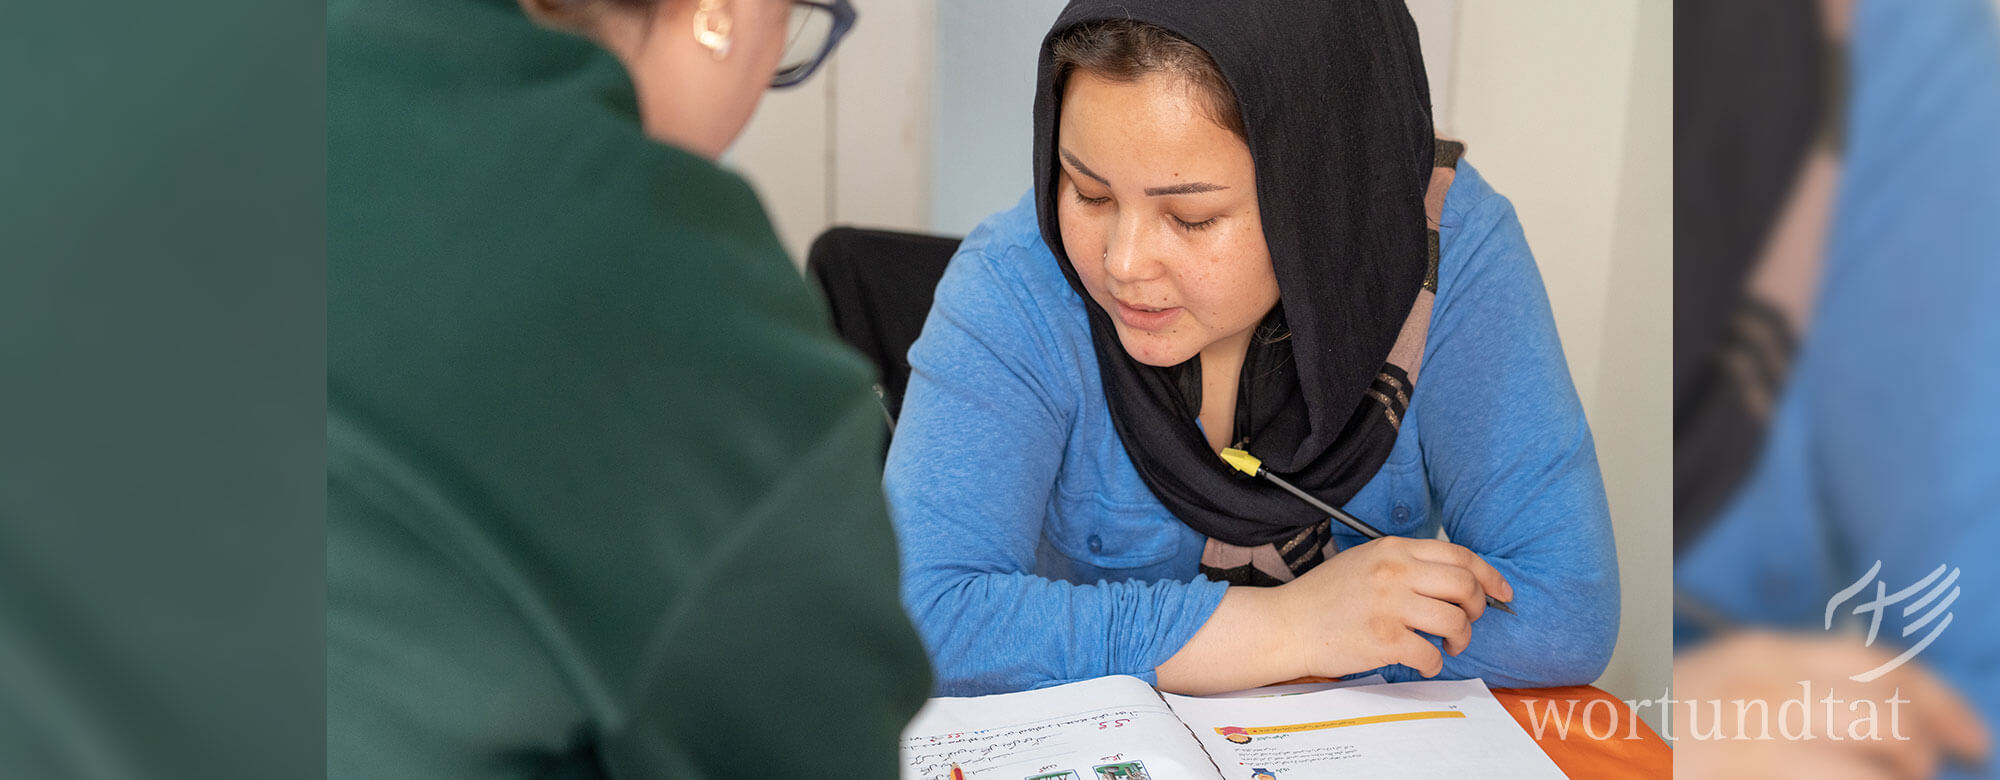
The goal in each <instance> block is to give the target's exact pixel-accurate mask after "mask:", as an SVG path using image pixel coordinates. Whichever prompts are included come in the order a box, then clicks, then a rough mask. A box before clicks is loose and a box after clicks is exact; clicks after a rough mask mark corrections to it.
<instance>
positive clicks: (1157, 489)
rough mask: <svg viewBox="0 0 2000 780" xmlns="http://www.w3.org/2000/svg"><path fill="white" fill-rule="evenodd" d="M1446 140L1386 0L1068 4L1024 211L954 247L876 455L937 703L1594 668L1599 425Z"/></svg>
mask: <svg viewBox="0 0 2000 780" xmlns="http://www.w3.org/2000/svg"><path fill="white" fill-rule="evenodd" d="M1434 132H1435V131H1434V129H1433V127H1432V121H1431V109H1430V95H1429V88H1428V84H1427V83H1426V81H1425V74H1424V66H1423V62H1422V57H1421V51H1420V48H1419V45H1418V41H1417V30H1416V26H1415V24H1414V22H1413V21H1412V20H1411V18H1410V16H1409V13H1408V11H1407V9H1406V8H1405V7H1404V5H1403V3H1402V2H1401V1H1400V0H1357V1H1355V2H1340V3H1327V2H1320V0H1289V1H1284V2H1278V1H1271V2H1257V3H1224V2H1214V1H1213V0H1207V1H1203V0H1076V2H1072V3H1070V4H1069V6H1068V7H1067V8H1066V9H1065V10H1064V11H1063V12H1062V14H1061V15H1060V16H1059V18H1058V19H1057V20H1056V22H1055V23H1054V25H1053V26H1052V27H1051V29H1050V31H1049V33H1048V35H1047V37H1046V38H1045V40H1044V44H1043V47H1042V51H1041V55H1040V70H1039V80H1038V86H1037V95H1036V100H1035V114H1034V137H1035V140H1034V143H1035V153H1034V162H1035V170H1034V181H1035V187H1034V190H1033V191H1032V192H1031V193H1029V194H1028V195H1027V196H1026V197H1024V198H1022V199H1021V201H1020V202H1019V204H1018V205H1017V206H1015V207H1014V208H1012V209H1010V210H1008V211H1005V212H1002V213H1000V214H996V215H994V216H992V217H990V218H988V219H987V220H986V221H985V222H984V223H983V224H981V225H980V226H979V227H978V228H977V229H976V230H974V231H973V233H972V234H971V235H970V236H969V237H967V238H966V240H965V243H964V245H963V246H962V247H961V248H960V250H959V252H958V254H957V256H956V257H954V258H953V260H952V262H951V264H950V267H949V269H948V270H947V271H946V273H945V276H944V279H943V281H942V283H941V284H940V286H939V288H938V290H937V296H936V301H935V304H934V306H933V308H932V310H931V313H930V318H929V320H928V322H927V323H926V325H925V327H924V331H923V335H922V336H921V337H920V338H919V339H918V340H917V342H916V344H915V345H914V346H913V347H912V348H911V350H910V365H911V368H912V374H911V378H910V384H909V390H908V394H907V396H906V397H905V401H904V406H903V411H902V416H901V419H900V420H899V421H898V427H897V432H896V436H895V437H894V441H893V443H892V445H891V449H890V454H889V462H888V470H887V474H886V485H887V489H888V492H889V497H890V505H891V509H892V513H893V514H894V516H895V519H896V523H897V531H898V537H899V539H900V540H901V543H902V545H903V546H902V549H903V554H904V565H905V575H904V598H905V600H906V604H907V605H908V608H909V610H910V612H911V614H912V616H913V617H914V618H915V619H916V621H917V622H918V625H919V630H920V631H921V633H922V634H923V636H924V638H925V640H926V643H927V648H928V649H929V651H930V653H931V657H932V659H933V661H934V662H935V664H936V665H937V668H938V690H939V692H940V693H943V694H947V695H967V694H984V693H994V692H1001V691H1011V690H1020V689H1025V688H1033V687H1039V686H1046V685H1051V684H1056V683H1061V682H1066V681H1071V680H1078V679H1084V678H1090V677H1097V676H1101V675H1107V674H1126V675H1134V676H1137V677H1140V678H1142V679H1145V680H1147V681H1149V682H1154V683H1156V684H1157V685H1158V686H1159V687H1160V688H1162V689H1166V690H1172V691H1180V692H1196V693H1199V692H1212V691H1220V690H1229V689H1237V688H1245V687H1251V686H1256V685H1262V684H1267V683H1274V682H1280V681H1284V680H1288V679H1294V678H1298V677H1302V676H1323V677H1334V676H1341V675H1347V674H1354V673H1362V672H1368V671H1371V670H1378V669H1379V670H1381V671H1382V672H1383V673H1384V674H1385V676H1387V677H1388V678H1390V679H1392V680H1407V679H1412V678H1415V677H1418V676H1420V675H1421V676H1425V677H1429V676H1439V675H1442V676H1445V677H1449V678H1465V677H1483V678H1485V679H1486V681H1487V682H1489V683H1492V684H1494V685H1514V686H1548V685H1566V684H1582V683H1589V682H1591V681H1592V680H1594V679H1596V678H1597V676H1598V675H1599V673H1600V672H1601V671H1602V670H1603V668H1604V665H1605V663H1606V661H1607V660H1608V658H1609V656H1610V654H1611V647H1612V644H1613V640H1614V639H1615V637H1616V635H1617V631H1618V618H1619V616H1618V603H1619V601H1618V571H1617V563H1616V555H1615V552H1614V549H1613V544H1612V536H1611V525H1610V517H1609V510H1608V507H1607V505H1606V501H1605V496H1604V485H1603V481H1602V478H1601V476H1600V474H1599V471H1598V464H1597V457H1596V451H1595V448H1594V444H1593V441H1592V438H1591V433H1590V429H1589V426H1588V425H1587V424H1586V422H1585V420H1584V416H1583V409H1582V407H1581V404H1580V403H1579V402H1578V399H1577V395H1576V391H1575V388H1574V385H1573V384H1572V382H1571V379H1570V374H1569V369H1568V366H1567V365H1566V364H1565V363H1564V360H1563V354H1562V349H1561V345H1560V344H1559V343H1558V340H1557V336H1556V330H1555V322H1554V318H1553V316H1552V314H1551V312H1550V307H1549V302H1548V297H1547V295H1546V293H1545V292H1544V290H1543V287H1542V280H1541V276H1540V273H1539V271H1538V270H1537V269H1536V265H1535V261H1534V257H1533V255H1532V253H1531V252H1530V250H1529V247H1528V245H1527V242H1526V239H1525V238H1524V236H1523V234H1522V230H1521V225H1520V222H1519V221H1518V219H1517V218H1516V216H1515V213H1514V210H1513V207H1512V205H1511V204H1510V203H1509V202H1508V201H1507V199H1506V198H1505V197H1503V196H1501V195H1500V194H1499V193H1497V192H1495V191H1494V189H1493V187H1492V186H1491V185H1489V184H1488V183H1487V182H1486V181H1485V180H1484V179H1483V178H1481V176H1480V175H1479V172H1478V171H1477V170H1476V169H1474V167H1473V166H1471V165H1470V164H1468V163H1466V162H1464V161H1462V160H1461V159H1460V153H1461V152H1462V151H1463V146H1462V145H1460V144H1458V143H1455V142H1451V141H1447V140H1443V139H1438V138H1436V137H1435V134H1434ZM1229 448H1234V449H1240V450H1247V451H1248V452H1249V453H1250V455H1252V456H1255V457H1257V458H1259V459H1261V460H1262V462H1263V463H1264V464H1265V467H1266V468H1267V469H1268V471H1269V472H1271V473H1275V474H1278V475H1281V476H1283V477H1284V478H1285V479H1287V480H1289V481H1291V482H1293V483H1295V484H1297V485H1298V486H1299V487H1300V488H1301V489H1303V490H1305V491H1307V492H1309V493H1310V494H1312V495H1314V496H1315V497H1317V498H1318V499H1319V500H1321V501H1324V502H1326V503H1328V504H1330V505H1334V506H1341V505H1344V506H1345V507H1346V509H1347V511H1350V512H1352V513H1353V514H1354V515H1357V516H1359V517H1360V518H1361V519H1362V520H1364V521H1367V522H1369V523H1373V524H1375V525H1376V526H1377V527H1378V528H1380V529H1381V530H1383V531H1384V532H1386V533H1387V534H1388V535H1387V536H1386V537H1384V538H1381V539H1376V540H1373V541H1370V540H1369V539H1368V538H1366V537H1363V536H1361V535H1360V534H1358V533H1355V532H1353V531H1350V530H1349V529H1348V528H1346V527H1344V526H1342V525H1338V524H1333V523H1331V522H1330V518H1329V517H1328V514H1327V513H1325V512H1321V511H1319V510H1316V509H1314V508H1313V507H1312V506H1310V505H1308V504H1307V503H1305V502H1303V501H1301V500H1299V499H1298V498H1297V497H1295V496H1293V495H1290V494H1288V493H1286V492H1284V491H1283V490H1281V489H1279V488H1277V487H1276V486H1275V485H1273V484H1270V483H1268V482H1264V481H1261V480H1254V479H1251V478H1250V477H1248V476H1245V475H1243V474H1239V473H1237V472H1236V471H1235V470H1233V469H1232V468H1230V466H1229V465H1227V464H1226V463H1225V462H1224V461H1223V459H1222V458H1221V457H1220V456H1219V453H1220V452H1221V451H1223V450H1224V449H1229ZM1440 529H1442V530H1443V531H1444V532H1445V533H1446V534H1448V536H1449V539H1450V540H1449V541H1445V540H1441V539H1439V538H1437V537H1438V532H1439V530H1440ZM1488 595H1491V596H1493V597H1495V598H1498V599H1500V600H1503V601H1512V602H1513V605H1514V607H1515V609H1516V610H1517V612H1518V614H1505V613H1503V612H1501V611H1499V610H1488V609H1486V608H1485V598H1486V597H1487V596H1488Z"/></svg>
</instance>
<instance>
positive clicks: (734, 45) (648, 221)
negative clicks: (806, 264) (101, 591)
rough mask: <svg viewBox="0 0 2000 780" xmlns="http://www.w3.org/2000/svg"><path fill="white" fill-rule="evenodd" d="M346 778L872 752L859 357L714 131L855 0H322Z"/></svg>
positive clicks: (887, 642) (334, 715)
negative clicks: (721, 159) (840, 337)
mask: <svg viewBox="0 0 2000 780" xmlns="http://www.w3.org/2000/svg"><path fill="white" fill-rule="evenodd" d="M327 11H328V37H327V44H328V58H327V62H328V78H327V82H328V106H327V107H328V180H329V183H328V189H329V192H328V196H329V221H330V233H329V235H328V241H327V246H328V252H329V259H330V261H329V264H328V269H329V270H328V280H327V281H328V285H327V287H328V298H327V305H328V312H327V318H328V328H329V337H328V356H327V398H328V410H327V445H326V446H327V451H326V454H327V499H328V517H327V622H326V631H327V639H326V651H327V659H326V674H327V696H328V704H327V773H328V775H329V776H330V777H366V778H394V777H454V778H459V777H600V776H604V777H680V778H688V777H711V776H718V775H726V774H730V773H732V772H735V771H742V770H744V769H745V768H749V767H755V771H759V772H763V773H767V774H773V775H776V776H783V777H849V776H852V777H888V776H893V774H894V772H895V766H894V762H895V760H896V747H897V737H898V734H899V731H900V730H901V728H902V726H903V724H904V723H905V721H907V719H908V718H909V717H910V716H911V715H912V714H914V713H915V711H916V709H917V708H918V707H919V706H920V705H921V704H922V703H923V698H924V695H925V693H926V691H928V690H929V689H930V685H931V682H930V674H929V670H928V668H927V666H926V665H925V660H924V655H923V649H922V647H921V645H920V644H919V643H918V641H917V637H916V635H915V633H914V632H913V631H912V629H911V628H910V626H909V623H908V620H907V618H906V617H905V616H904V614H903V612H902V611H901V608H900V607H899V606H898V604H897V599H896V585H897V571H896V552H895V547H894V545H895V541H894V537H893V536H892V532H891V530H890V526H889V522H888V517H887V513H886V510H885V508H884V506H883V500H882V496H881V492H880V471H879V469H880V463H881V457H880V454H881V451H882V444H883V440H882V437H883V429H882V423H881V412H880V410H879V408H878V407H877V406H876V402H875V400H874V397H873V395H872V394H871V392H870V390H869V383H870V380H871V379H872V371H871V370H870V369H869V368H868V367H867V365H866V364H865V363H864V362H863V360H862V359H861V358H860V357H859V356H857V355H855V354H853V353H851V352H850V351H849V350H847V349H846V348H844V347H843V346H841V345H840V344H839V342H838V341H837V340H836V339H835V338H834V337H833V336H832V335H831V333H830V330H829V329H828V327H827V325H826V317H825V313H824V311H823V309H822V307H821V304H819V303H818V301H817V299H816V298H815V297H814V296H813V295H812V294H811V293H810V291H809V290H808V288H807V287H806V283H805V281H804V280H803V279H802V278H801V277H800V275H799V274H798V273H797V271H796V270H795V269H794V267H793V265H792V264H791V262H790V261H789V260H788V258H787V257H786V255H785V253H784V251H783V249H782V248H781V247H780V245H779V243H778V240H777V238H776V236H775V235H774V234H773V231H772V228H771V225H770V223H769V220H768V219H767V217H766V215H765V213H764V211H763V209H762V208H761V206H760V205H759V203H758V200H757V197H756V195H755V194H754V193H753V192H752V191H751V189H750V187H749V186H748V184H746V183H745V182H744V181H743V180H742V179H740V178H738V177H737V176H735V175H734V174H731V173H729V172H727V171H725V170H723V169H721V168H719V167H717V166H716V164H715V162H714V161H715V159H716V158H717V157H718V156H719V155H720V154H721V153H722V152H723V151H724V150H725V149H726V148H727V147H728V146H729V144H730V143H731V142H732V141H733V140H734V138H735V137H736V136H737V134H738V133H740V132H741V131H742V129H743V126H744V124H745V123H746V122H747V121H748V120H749V117H750V115H751V113H752V111H753V110H754V109H755V107H756V104H757V101H758V99H759V97H760V96H761V95H762V93H763V92H764V90H765V89H766V88H767V87H769V86H773V85H776V86H784V85H789V84H793V83H797V82H798V81H800V80H803V79H804V78H805V77H806V76H807V75H809V74H810V73H811V72H812V71H813V69H814V68H815V67H817V65H818V64H819V63H820V62H821V61H822V60H824V58H825V56H826V54H827V53H828V52H829V51H830V50H831V49H832V48H833V46H834V44H835V42H837V40H838V39H839V37H840V35H841V33H843V32H844V31H845V29H846V28H847V26H848V25H849V24H850V23H851V22H852V19H853V13H852V11H851V10H849V9H848V7H847V4H846V3H845V2H844V0H842V1H839V2H828V3H793V2H785V1H784V0H657V1H656V2H647V1H645V0H520V1H519V2H517V0H329V2H328V6H327Z"/></svg>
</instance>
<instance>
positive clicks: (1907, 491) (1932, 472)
mask: <svg viewBox="0 0 2000 780" xmlns="http://www.w3.org/2000/svg"><path fill="white" fill-rule="evenodd" d="M1994 16H1995V14H1994V10H1993V7H1992V5H1991V4H1990V3H1989V2H1987V1H1986V0H1936V1H1935V2H1927V3H1903V2H1875V1H1874V0H1870V1H1869V2H1863V3H1861V4H1860V5H1859V6H1858V7H1857V10H1856V16H1855V19H1854V24H1853V31H1854V33H1853V38H1852V40H1851V42H1850V44H1849V45H1850V52H1851V54H1850V59H1849V62H1850V68H1851V74H1850V80H1851V83H1852V84H1853V92H1852V94H1851V95H1850V97H1849V101H1848V111H1847V126H1848V128H1849V130H1848V133H1847V138H1848V141H1847V146H1846V149H1845V155H1844V158H1843V161H1842V170H1841V182H1840V185H1839V187H1840V191H1839V195H1838V198H1837V200H1836V205H1835V210H1834V218H1833V225H1832V228H1831V234H1830V235H1829V237H1828V241H1827V258H1826V264H1825V270H1824V272H1823V273H1822V277H1821V282H1820V288H1819V293H1818V295H1817V296H1816V299H1815V309H1814V312H1813V317H1812V320H1811V322H1810V323H1809V325H1808V326H1807V330H1806V336H1805V339H1804V341H1803V344H1802V347H1801V349H1800V351H1799V354H1798V356H1797V358H1796V361H1795V362H1794V368H1793V371H1792V375H1791V377H1790V379H1789V381H1788V383H1787V386H1786V390H1785V393H1784V395H1783V396H1782V397H1781V399H1780V400H1779V403H1778V406H1777V411H1776V414H1775V416H1774V418H1773V420H1772V423H1771V428H1770V430H1769V434H1768V436H1767V439H1766V441H1765V443H1764V451H1763V453H1762V454H1761V455H1760V458H1759V461H1758V465H1757V467H1756V468H1755V470H1754V471H1753V472H1752V474H1751V476H1750V478H1749V479H1748V480H1747V481H1746V482H1745V484H1744V487H1743V489H1742V490H1741V491H1740V492H1739V493H1738V495H1737V497H1736V498H1735V499H1734V500H1733V501H1732V502H1731V504H1730V505H1729V506H1727V507H1726V508H1725V509H1724V511H1723V512H1722V514H1721V515H1720V516H1718V517H1717V518H1716V520H1715V522H1714V524H1713V525H1712V526H1711V527H1710V528H1709V529H1708V530H1707V531H1706V532H1705V533H1704V535H1703V536H1702V537H1701V538H1700V539H1698V540H1697V541H1696V542H1695V543H1694V544H1692V545H1691V546H1690V547H1689V548H1688V549H1686V550H1684V551H1682V554H1681V555H1680V556H1678V557H1677V558H1676V560H1675V566H1674V582H1675V587H1676V588H1677V589H1678V590H1679V591H1681V592H1682V593H1683V594H1684V596H1685V597H1687V598H1688V599H1689V600H1691V601H1692V602H1693V603H1698V604H1701V605H1702V606H1704V607H1705V608H1706V610H1705V611H1710V612H1713V613H1717V614H1720V615H1721V616H1723V617H1725V618H1727V619H1728V620H1729V621H1731V622H1734V623H1738V624H1747V625H1758V626H1767V627H1778V628H1789V629H1800V630H1805V631H1811V632H1819V631H1823V630H1824V627H1825V620H1826V608H1827V605H1828V602H1829V601H1833V600H1835V599H1834V597H1835V595H1836V594H1837V593H1838V592H1839V591H1840V590H1841V589H1843V588H1845V587H1847V586H1849V585H1851V584H1853V583H1855V582H1857V581H1861V580H1862V579H1863V577H1864V575H1866V574H1867V573H1868V570H1869V569H1870V568H1871V567H1873V566H1874V565H1875V564H1876V563H1877V562H1880V564H1881V569H1880V570H1879V571H1878V572H1877V574H1876V576H1875V577H1874V582H1880V583H1885V584H1886V585H1887V589H1888V591H1889V592H1890V593H1894V592H1896V591H1898V590H1901V589H1903V588H1905V587H1908V586H1912V585H1915V584H1917V583H1918V582H1920V581H1921V580H1922V579H1923V578H1924V576H1925V575H1927V574H1929V573H1930V572H1931V571H1933V570H1935V569H1936V568H1937V567H1938V566H1940V565H1943V566H1946V567H1949V568H1950V569H1956V570H1958V571H1959V572H1960V578H1959V579H1958V581H1957V582H1956V586H1957V587H1958V588H1960V589H1961V595H1960V597H1959V599H1958V600H1957V601H1956V602H1955V603H1954V604H1952V605H1951V606H1949V607H1947V612H1948V614H1949V615H1950V619H1951V620H1952V623H1951V625H1949V626H1948V627H1946V628H1945V630H1943V631H1942V632H1940V633H1938V634H1937V637H1936V639H1935V640H1934V641H1932V643H1931V644H1929V645H1928V646H1925V647H1924V648H1923V650H1922V651H1921V652H1920V653H1919V654H1918V655H1917V656H1916V657H1915V658H1914V660H1913V662H1914V663H1918V664H1922V665H1924V666H1925V667H1927V668H1928V669H1930V670H1931V671H1933V672H1935V673H1936V674H1938V675H1939V676H1940V677H1942V678H1944V679H1945V680H1946V681H1947V682H1948V683H1950V684H1951V685H1952V686H1953V687H1955V688H1956V689H1957V690H1958V691H1959V692H1960V693H1961V694H1963V695H1964V696H1965V698H1966V699H1967V700H1969V701H1971V702H1973V704H1974V705H1975V706H1977V707H1978V708H1979V709H1980V710H1981V712H1982V713H1983V715H1984V717H1985V719H1986V722H1987V724H1988V725H1989V726H2000V608H1996V605H2000V564H1996V563H1995V562H1994V559H1993V558H1994V552H1995V551H2000V360H1996V358H2000V308H1996V304H1995V295H1996V294H2000V249H1996V248H2000V218H1996V214H2000V147H1996V146H1995V145H1994V141H1993V139H1994V138H1996V137H2000V24H1996V20H1995V18H1994ZM1927 591H1928V588H1926V589H1924V590H1923V591H1919V592H1917V593H1915V594H1913V595H1912V596H1910V597H1909V598H1906V599H1904V600H1902V601H1900V602H1897V603H1896V604H1895V605H1894V606H1892V607H1890V608H1889V610H1888V611H1887V613H1886V614H1884V615H1883V621H1882V625H1881V630H1880V636H1879V638H1878V640H1877V641H1876V643H1875V646H1876V647H1879V648H1886V649H1888V650H1889V651H1890V653H1891V654H1892V655H1894V654H1897V653H1900V652H1902V650H1903V649H1904V648H1905V647H1908V646H1911V645H1914V644H1915V643H1918V642H1921V641H1922V640H1923V639H1924V637H1926V636H1929V635H1930V633H1931V631H1932V630H1933V629H1934V628H1935V627H1936V626H1937V625H1939V624H1941V623H1943V621H1944V620H1945V618H1943V617H1936V618H1933V620H1932V622H1931V623H1930V624H1928V625H1926V626H1923V627H1921V628H1920V630H1918V631H1916V632H1915V633H1913V634H1911V635H1909V636H1907V637H1903V636H1901V633H1902V631H1903V629H1904V628H1905V627H1907V626H1909V625H1910V624H1912V623H1915V622H1916V621H1917V620H1918V619H1919V618H1921V617H1922V616H1923V615H1925V614H1926V613H1928V612H1929V611H1930V608H1931V607H1935V606H1936V604H1937V602H1939V601H1942V600H1943V598H1944V597H1943V596H1940V597H1939V598H1938V599H1937V600H1935V601H1933V602H1932V603H1931V604H1930V605H1929V606H1928V607H1924V608H1921V609H1919V610H1918V611H1916V612H1914V613H1910V614H1907V615H1906V614H1905V613H1904V609H1905V608H1906V607H1909V606H1912V605H1913V604H1914V603H1915V602H1917V601H1918V599H1921V598H1923V596H1924V593H1925V592H1927ZM1874 594H1875V589H1874V585H1873V584H1872V583H1871V584H1869V585H1868V586H1867V590H1865V591H1864V592H1863V593H1861V594H1858V595H1857V596H1856V597H1853V598H1850V599H1847V600H1845V601H1844V602H1839V603H1838V604H1837V606H1838V612H1839V614H1840V615H1841V616H1844V617H1846V618H1847V619H1853V616H1852V615H1851V611H1852V610H1853V609H1854V608H1855V607H1857V606H1859V605H1860V604H1861V603H1863V602H1865V601H1867V600H1869V599H1871V598H1873V596H1874ZM1862 619H1863V620H1865V619H1866V615H1863V616H1862ZM1704 628H1707V627H1705V626H1703V625H1701V624H1699V623H1696V622H1692V621H1688V622H1682V623H1680V624H1678V625H1677V626H1676V631H1675V635H1676V639H1685V638H1688V637H1691V636H1695V635H1697V634H1702V633H1706V632H1705V631H1703V630H1702V629H1704ZM1836 628H1838V626H1836ZM1866 671H1868V670H1866V669H1855V670H1853V672H1852V673H1853V674H1857V675H1858V674H1861V673H1863V672H1866ZM1946 776H1948V777H1966V776H1971V775H1969V774H1963V773H1960V772H1959V771H1957V770H1954V771H1952V772H1947V774H1946ZM1978 776H1981V777H2000V763H1993V764H1989V768H1988V769H1987V770H1986V771H1985V772H1984V773H1980V774H1979V775H1978Z"/></svg>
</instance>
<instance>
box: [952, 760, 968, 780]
mask: <svg viewBox="0 0 2000 780" xmlns="http://www.w3.org/2000/svg"><path fill="white" fill-rule="evenodd" d="M951 780H965V770H963V769H960V768H958V762H957V761H953V762H951Z"/></svg>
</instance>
